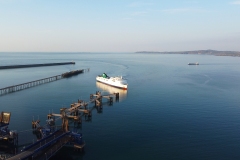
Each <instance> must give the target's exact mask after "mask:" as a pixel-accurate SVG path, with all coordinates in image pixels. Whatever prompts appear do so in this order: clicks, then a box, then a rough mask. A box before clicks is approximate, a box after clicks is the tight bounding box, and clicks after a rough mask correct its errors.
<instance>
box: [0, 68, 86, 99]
mask: <svg viewBox="0 0 240 160" xmlns="http://www.w3.org/2000/svg"><path fill="white" fill-rule="evenodd" d="M86 71H89V69H82V70H75V71H70V72H66V73H63V74H60V75H56V76H52V77H48V78H43V79H39V80H35V81H31V82H26V83H22V84H18V85H13V86H8V87H5V88H0V96H1V95H5V94H8V93H13V92H16V91H20V90H23V89H27V88H31V87H35V86H38V85H41V84H45V83H49V82H54V81H57V80H60V79H62V78H69V77H71V76H75V75H78V74H80V73H84V72H86Z"/></svg>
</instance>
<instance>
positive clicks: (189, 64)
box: [188, 62, 199, 65]
mask: <svg viewBox="0 0 240 160" xmlns="http://www.w3.org/2000/svg"><path fill="white" fill-rule="evenodd" d="M188 65H199V63H198V62H196V63H188Z"/></svg>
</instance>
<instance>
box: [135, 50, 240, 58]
mask: <svg viewBox="0 0 240 160" xmlns="http://www.w3.org/2000/svg"><path fill="white" fill-rule="evenodd" d="M136 53H157V54H202V55H215V56H234V57H240V52H238V51H217V50H211V49H209V50H196V51H180V52H155V51H138V52H136Z"/></svg>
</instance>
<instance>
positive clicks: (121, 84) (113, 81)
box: [96, 73, 128, 90]
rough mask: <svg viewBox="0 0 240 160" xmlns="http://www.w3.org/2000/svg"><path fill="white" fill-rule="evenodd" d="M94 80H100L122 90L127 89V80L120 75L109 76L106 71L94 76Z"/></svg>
mask: <svg viewBox="0 0 240 160" xmlns="http://www.w3.org/2000/svg"><path fill="white" fill-rule="evenodd" d="M96 80H97V81H98V82H102V83H105V84H108V85H110V86H113V87H117V88H122V89H124V90H127V86H128V84H127V81H126V80H125V79H123V78H122V76H121V77H109V76H108V75H107V74H106V73H103V74H102V75H98V76H97V77H96Z"/></svg>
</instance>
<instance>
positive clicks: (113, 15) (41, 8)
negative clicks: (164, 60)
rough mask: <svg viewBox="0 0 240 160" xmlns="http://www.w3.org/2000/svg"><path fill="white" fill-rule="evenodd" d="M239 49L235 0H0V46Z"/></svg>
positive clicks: (239, 10) (239, 5) (239, 12)
mask: <svg viewBox="0 0 240 160" xmlns="http://www.w3.org/2000/svg"><path fill="white" fill-rule="evenodd" d="M198 49H216V50H233V51H240V0H145V1H144V0H135V1H132V0H65V1H63V0H0V52H5V51H10V52H11V51H17V52H18V51H19V52H25V51H29V52H31V51H37V52H59V51H60V52H135V51H184V50H198Z"/></svg>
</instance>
